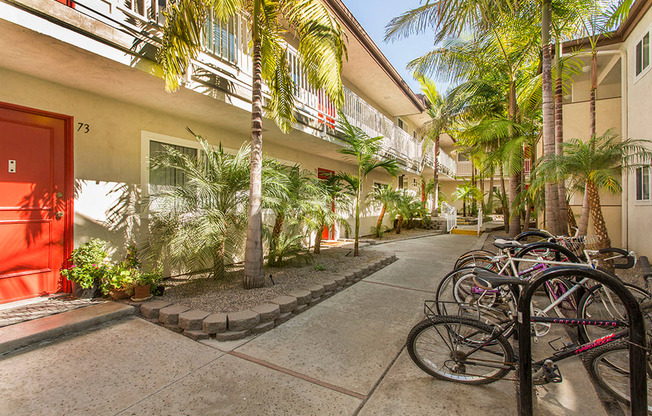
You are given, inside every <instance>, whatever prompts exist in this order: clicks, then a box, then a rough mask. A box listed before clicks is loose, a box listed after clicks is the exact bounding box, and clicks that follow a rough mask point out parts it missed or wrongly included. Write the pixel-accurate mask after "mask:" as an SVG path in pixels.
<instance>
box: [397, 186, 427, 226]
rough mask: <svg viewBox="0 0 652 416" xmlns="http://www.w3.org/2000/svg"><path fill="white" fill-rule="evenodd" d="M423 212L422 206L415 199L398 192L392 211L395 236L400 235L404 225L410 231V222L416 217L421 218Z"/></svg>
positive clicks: (407, 194)
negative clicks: (394, 220) (394, 221)
mask: <svg viewBox="0 0 652 416" xmlns="http://www.w3.org/2000/svg"><path fill="white" fill-rule="evenodd" d="M423 212H424V209H423V205H422V204H421V202H420V201H419V200H418V199H417V198H415V197H414V196H412V195H410V194H409V193H407V192H405V191H403V192H399V194H398V197H397V198H396V201H394V206H393V209H392V213H393V214H394V215H393V216H394V218H395V219H396V230H395V232H396V234H400V233H401V231H402V230H403V225H404V224H405V228H407V229H411V228H412V220H413V219H414V218H415V217H417V216H421V215H422V213H423Z"/></svg>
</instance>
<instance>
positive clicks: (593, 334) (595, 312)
mask: <svg viewBox="0 0 652 416" xmlns="http://www.w3.org/2000/svg"><path fill="white" fill-rule="evenodd" d="M625 287H626V288H627V289H629V291H630V292H631V293H632V294H633V295H634V297H635V298H636V299H637V300H638V301H639V303H640V302H642V301H644V300H646V299H649V298H650V296H651V295H650V293H649V292H647V291H646V290H644V289H641V288H640V287H638V286H634V285H630V284H628V283H625ZM644 316H645V322H646V328H647V330H648V332H649V331H650V328H652V326H651V324H652V322H651V321H650V319H649V317H648V315H647V314H644ZM577 317H578V318H580V319H597V320H604V321H611V320H620V321H623V322H627V320H628V318H627V313H626V311H625V306H624V305H623V304H622V302H621V301H620V298H619V297H618V296H616V294H615V293H613V292H612V291H611V290H610V289H608V288H606V287H604V286H603V285H600V284H598V285H595V286H593V287H592V288H591V289H589V290H587V291H586V293H585V294H584V296H582V299H580V302H579V304H578V305H577ZM612 331H613V328H610V327H602V326H596V325H590V326H588V325H587V326H582V325H580V326H579V328H578V335H579V337H580V340H581V341H582V343H587V342H590V341H594V340H596V339H598V338H601V337H603V336H605V335H608V334H610V333H611V332H612Z"/></svg>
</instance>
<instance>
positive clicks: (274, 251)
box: [267, 165, 318, 266]
mask: <svg viewBox="0 0 652 416" xmlns="http://www.w3.org/2000/svg"><path fill="white" fill-rule="evenodd" d="M277 170H278V171H279V173H284V174H285V176H286V186H285V188H284V189H283V192H282V193H281V194H280V195H279V196H278V198H277V199H276V200H274V201H273V202H272V203H270V204H268V205H269V208H271V209H272V211H273V212H274V216H275V218H274V226H273V228H272V232H271V233H270V235H269V237H268V240H269V254H268V256H267V264H268V265H269V266H276V265H278V263H279V262H280V259H279V256H280V253H281V252H282V251H283V250H280V249H279V248H278V244H279V238H280V236H281V233H282V231H283V225H284V224H285V222H286V218H287V217H288V216H289V217H291V218H301V217H303V214H304V213H305V212H306V211H307V210H308V209H309V204H311V203H312V202H313V200H314V196H315V195H316V193H317V192H318V189H317V188H316V186H315V182H314V180H312V175H311V174H310V172H308V171H306V170H303V169H301V167H300V166H298V165H295V166H281V165H279V166H278V168H277ZM288 238H289V235H286V241H285V243H288V241H289V240H288ZM286 247H287V244H286Z"/></svg>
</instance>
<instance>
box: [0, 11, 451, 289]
mask: <svg viewBox="0 0 652 416" xmlns="http://www.w3.org/2000/svg"><path fill="white" fill-rule="evenodd" d="M325 3H326V5H327V6H328V7H329V8H330V9H331V10H332V11H333V13H334V14H335V16H336V17H337V18H338V19H339V20H340V22H341V23H342V25H343V27H344V29H345V32H346V34H347V38H348V44H347V47H348V61H346V62H345V64H344V69H343V74H342V77H343V83H344V85H345V87H346V90H345V106H344V109H343V111H344V113H345V114H346V116H347V118H348V119H349V120H350V122H351V123H352V124H354V125H357V126H358V127H361V128H362V129H363V130H364V131H365V132H367V133H368V134H369V135H371V136H383V137H384V139H383V152H384V154H386V155H387V156H392V157H395V158H396V159H398V161H399V163H400V165H401V168H402V175H401V176H400V177H399V178H393V177H391V176H389V175H387V174H384V173H382V172H377V173H373V174H372V175H371V177H370V178H369V180H368V182H367V183H366V184H365V188H366V190H369V189H370V187H371V186H373V185H374V183H379V184H387V183H392V184H394V185H395V186H403V187H405V188H408V189H413V190H414V191H415V192H416V191H417V188H416V186H415V187H413V184H416V183H417V182H416V180H417V178H419V175H420V174H421V173H424V174H425V176H426V177H432V160H433V159H432V156H429V155H431V154H432V152H431V151H429V152H428V156H427V157H426V158H425V159H424V158H422V145H421V143H419V142H418V140H417V139H416V137H417V133H416V130H417V128H418V127H419V126H420V125H421V124H422V123H423V122H424V120H425V117H427V116H425V115H424V114H422V113H423V110H424V102H423V100H422V98H420V97H418V96H417V95H416V94H415V93H414V92H413V91H412V90H410V88H409V87H408V86H407V84H406V83H405V82H404V81H403V80H402V79H401V77H400V76H399V75H398V72H397V71H396V70H395V68H394V67H393V66H392V65H391V64H390V63H389V62H388V60H387V59H386V58H385V57H384V56H383V54H382V53H381V52H380V50H379V49H378V47H377V46H376V45H375V44H374V43H373V41H371V39H370V37H369V36H368V35H367V34H366V33H365V31H364V29H363V28H362V27H361V26H360V25H359V23H358V22H357V21H356V20H355V18H354V17H353V16H352V15H351V13H350V12H349V11H348V10H347V9H346V7H345V6H344V5H343V3H342V2H341V1H340V0H325ZM165 4H166V1H165V0H134V1H131V2H123V1H121V0H79V1H74V2H73V1H65V0H61V1H56V0H11V1H8V0H0V149H2V150H1V151H0V159H2V161H1V163H0V165H1V166H2V168H1V169H0V195H1V196H0V207H2V208H1V210H0V215H1V216H0V253H2V254H0V264H1V265H2V266H0V277H1V278H2V279H0V281H2V282H4V285H3V286H1V287H0V302H6V301H9V300H17V299H20V298H25V297H30V296H34V295H36V294H38V293H51V292H54V291H57V290H60V289H61V287H62V286H65V282H64V281H63V280H62V279H60V278H59V275H58V270H59V268H60V267H61V264H62V263H63V260H64V258H65V257H66V256H67V254H68V253H69V252H70V250H71V249H72V248H73V247H74V246H76V245H78V244H80V243H82V242H85V241H87V240H88V239H90V238H93V237H99V238H102V239H105V240H110V241H113V242H115V243H116V244H120V242H121V241H124V238H125V236H124V235H123V231H124V230H111V229H109V227H108V226H107V222H106V221H107V212H108V210H109V209H110V208H111V207H112V206H113V205H115V204H116V202H119V201H120V198H121V197H129V198H131V200H137V199H138V198H141V197H143V196H147V195H148V193H149V192H150V190H151V189H152V187H154V186H158V185H174V183H172V182H170V183H161V181H166V180H167V181H174V178H172V179H170V178H168V179H161V178H159V177H152V176H151V175H150V170H149V162H148V160H149V157H150V155H151V154H152V152H155V151H157V150H160V149H161V146H162V145H174V146H178V149H181V150H183V151H184V152H196V151H197V150H196V149H197V148H198V143H197V141H196V140H194V138H193V137H192V136H190V135H189V134H188V132H187V131H186V127H189V128H191V129H192V130H193V131H194V132H196V133H197V134H200V135H202V136H203V137H205V138H206V139H207V140H208V141H209V142H210V143H211V144H215V145H217V144H218V143H222V145H223V146H224V147H225V148H227V149H238V148H240V146H241V145H242V144H243V143H244V142H248V141H249V140H250V118H251V101H250V100H251V59H250V56H249V55H248V50H247V46H248V42H249V39H248V36H249V34H248V32H247V30H246V24H245V21H244V19H245V18H244V17H243V16H240V17H238V18H236V19H233V20H232V21H231V22H229V23H228V24H222V23H220V22H219V21H211V22H210V23H209V24H208V25H207V27H206V31H205V36H204V45H203V46H204V52H203V53H202V54H201V56H200V57H199V58H198V59H197V60H196V61H194V62H193V64H192V70H191V71H190V73H189V74H188V76H187V78H186V79H185V82H184V83H183V86H182V88H181V89H180V90H179V91H178V92H175V93H171V94H170V93H166V92H165V91H164V82H163V80H162V78H161V70H160V67H159V66H158V65H157V64H156V59H155V56H156V50H157V46H158V45H159V44H160V38H159V36H160V32H159V30H158V28H159V24H160V22H161V21H162V19H163V16H162V13H161V10H162V9H163V8H164V7H165ZM292 42H293V41H292V39H291V38H290V37H288V43H289V54H290V60H291V61H292V62H293V67H292V68H293V69H292V76H293V78H294V81H295V83H296V84H297V86H298V91H297V102H298V109H297V113H298V114H297V119H298V120H299V122H298V123H297V125H296V126H295V129H294V130H293V131H292V132H290V133H289V134H282V133H281V131H280V130H279V129H278V128H277V127H276V126H275V125H274V123H273V122H272V121H270V120H265V121H264V123H263V127H264V138H263V143H264V145H263V152H264V153H265V154H266V155H268V156H270V157H273V158H276V159H277V160H279V161H281V162H283V163H287V164H292V165H294V164H301V166H302V167H303V168H304V169H308V170H310V171H312V172H313V173H314V174H315V175H319V174H323V173H324V172H329V171H331V172H339V171H352V167H353V166H352V165H351V164H350V163H347V162H346V161H345V160H344V159H343V157H342V155H341V154H340V153H338V149H339V148H340V147H341V146H342V145H343V142H342V141H341V140H340V139H338V138H337V131H338V127H337V117H338V116H337V113H336V111H335V109H334V108H333V106H332V105H331V104H330V102H329V101H328V100H327V99H326V97H325V96H324V94H322V93H321V92H320V91H315V90H313V89H312V88H310V87H309V86H308V85H307V83H306V82H305V79H304V78H303V75H302V72H301V68H300V67H299V65H298V64H297V61H296V51H295V50H293V49H292V46H293V45H292ZM424 160H425V166H424V163H423V162H424ZM440 160H441V161H442V164H443V165H444V166H448V168H447V170H446V172H447V173H448V174H449V175H450V176H453V175H454V170H455V164H454V163H453V162H452V159H451V158H450V156H449V155H447V154H446V153H445V152H442V155H441V157H440ZM155 176H156V175H155ZM172 176H173V175H172ZM376 214H377V213H376V212H374V211H373V210H372V209H370V208H368V207H364V211H363V220H362V225H361V233H362V234H363V235H364V234H369V233H370V229H371V226H372V225H374V223H375V219H376V218H375V215H376ZM386 221H387V225H390V222H389V221H390V219H389V218H388V219H387V220H386ZM328 233H329V235H328V237H329V238H338V237H345V235H343V234H344V231H341V230H339V229H337V228H335V229H333V230H330V231H329V232H328Z"/></svg>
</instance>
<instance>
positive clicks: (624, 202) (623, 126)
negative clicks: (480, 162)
mask: <svg viewBox="0 0 652 416" xmlns="http://www.w3.org/2000/svg"><path fill="white" fill-rule="evenodd" d="M623 48H624V46H621V49H618V50H608V51H598V56H599V55H620V133H621V137H622V138H623V139H627V137H629V131H628V125H629V124H628V117H627V102H628V97H627V94H628V89H627V87H628V85H627V51H625V50H624V49H623ZM587 55H588V56H590V55H591V52H584V53H580V54H575V55H572V54H562V55H561V56H562V57H564V56H566V57H568V56H587ZM622 185H623V186H622V189H623V193H622V196H621V202H620V203H621V207H620V212H621V217H622V218H621V238H622V245H624V246H625V249H626V250H629V173H623V174H622Z"/></svg>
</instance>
